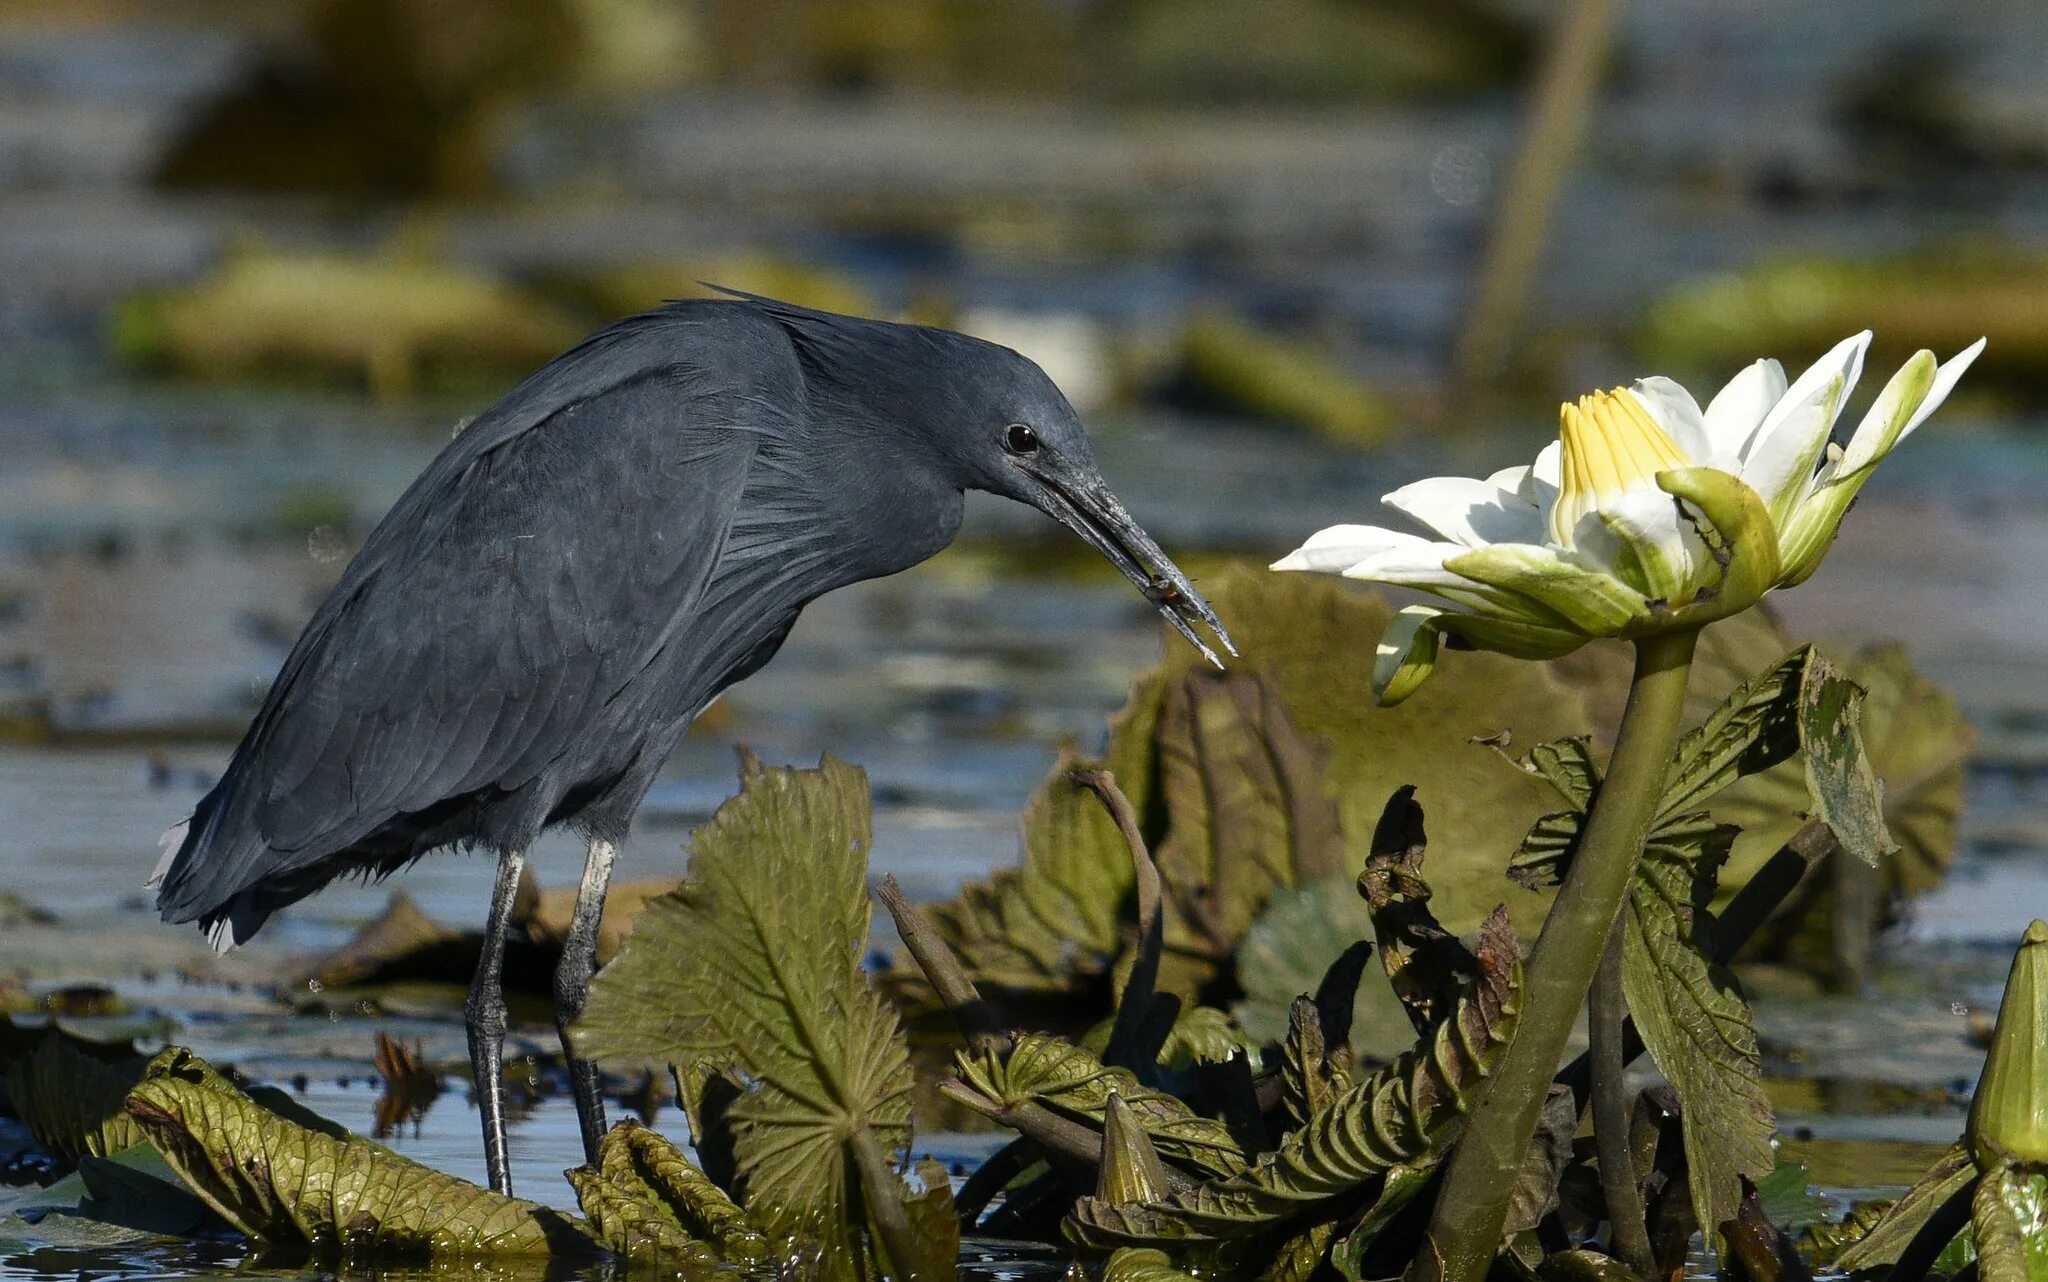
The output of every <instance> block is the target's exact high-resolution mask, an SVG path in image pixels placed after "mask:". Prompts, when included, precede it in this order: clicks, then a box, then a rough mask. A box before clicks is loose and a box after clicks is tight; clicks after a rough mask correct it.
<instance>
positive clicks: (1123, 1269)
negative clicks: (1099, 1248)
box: [1102, 1246, 1196, 1282]
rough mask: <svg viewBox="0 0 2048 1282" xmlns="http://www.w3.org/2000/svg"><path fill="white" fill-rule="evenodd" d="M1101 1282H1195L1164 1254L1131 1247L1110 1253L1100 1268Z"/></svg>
mask: <svg viewBox="0 0 2048 1282" xmlns="http://www.w3.org/2000/svg"><path fill="white" fill-rule="evenodd" d="M1102 1282H1196V1279H1195V1275H1194V1274H1192V1273H1187V1272H1184V1271H1182V1270H1180V1269H1177V1268H1175V1267H1174V1265H1173V1261H1172V1260H1171V1259H1170V1258H1168V1256H1167V1254H1166V1252H1164V1251H1160V1250H1155V1249H1153V1248H1151V1247H1142V1246H1132V1247H1125V1248H1124V1249H1123V1250H1121V1251H1112V1252H1110V1256H1109V1260H1108V1261H1107V1262H1106V1263H1105V1264H1104V1265H1103V1266H1102Z"/></svg>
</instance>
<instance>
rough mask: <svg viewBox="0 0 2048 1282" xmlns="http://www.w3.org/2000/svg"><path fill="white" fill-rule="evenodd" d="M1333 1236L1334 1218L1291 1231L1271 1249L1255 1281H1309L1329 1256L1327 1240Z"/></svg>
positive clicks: (1334, 1232)
mask: <svg viewBox="0 0 2048 1282" xmlns="http://www.w3.org/2000/svg"><path fill="white" fill-rule="evenodd" d="M1336 1236H1337V1224H1336V1222H1335V1221H1334V1220H1325V1221H1323V1222H1322V1223H1320V1224H1311V1225H1309V1226H1308V1227H1307V1228H1305V1229H1303V1230H1301V1231H1300V1232H1299V1233H1295V1234H1293V1235H1292V1236H1290V1237H1289V1238H1288V1239H1287V1240H1286V1241H1285V1242H1282V1243H1281V1244H1280V1247H1279V1249H1278V1250H1276V1251H1274V1252H1273V1260H1272V1262H1271V1263H1270V1264H1268V1265H1267V1266H1266V1267H1265V1270H1264V1271H1263V1272H1261V1273H1260V1274H1259V1282H1310V1279H1311V1278H1313V1277H1315V1275H1316V1274H1317V1272H1318V1271H1320V1270H1321V1268H1322V1267H1323V1261H1324V1260H1325V1259H1327V1258H1328V1257H1329V1254H1330V1242H1331V1240H1332V1239H1333V1238H1335V1237H1336Z"/></svg>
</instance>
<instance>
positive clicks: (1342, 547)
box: [1272, 525, 1429, 573]
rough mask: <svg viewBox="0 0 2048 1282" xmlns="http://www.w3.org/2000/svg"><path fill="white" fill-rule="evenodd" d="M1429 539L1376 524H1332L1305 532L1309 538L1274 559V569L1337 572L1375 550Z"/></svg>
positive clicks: (1415, 543) (1425, 542) (1348, 567)
mask: <svg viewBox="0 0 2048 1282" xmlns="http://www.w3.org/2000/svg"><path fill="white" fill-rule="evenodd" d="M1428 543H1429V540H1428V539H1424V538H1419V537H1417V536H1416V535H1413V534H1404V533H1402V532H1401V531H1400V530H1388V529H1382V528H1381V527H1379V526H1377V525H1332V526H1330V527H1329V528H1327V529H1322V530H1317V531H1316V532H1315V533H1314V534H1311V535H1309V536H1308V541H1307V542H1306V543H1303V544H1302V545H1301V546H1300V547H1298V548H1296V549H1295V550H1294V551H1292V552H1289V553H1288V554H1287V555H1286V556H1284V557H1281V558H1280V559H1279V560H1278V561H1275V562H1273V567H1272V568H1273V569H1276V570H1321V571H1324V572H1325V573H1338V572H1341V571H1344V570H1348V569H1350V568H1351V567H1352V566H1354V565H1356V564H1358V563H1359V562H1360V561H1363V560H1365V559H1366V558H1367V557H1369V556H1371V555H1373V554H1374V553H1376V552H1384V551H1386V550H1387V549H1388V548H1399V547H1409V546H1427V545H1428Z"/></svg>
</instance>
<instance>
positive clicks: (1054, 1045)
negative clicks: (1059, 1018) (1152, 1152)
mask: <svg viewBox="0 0 2048 1282" xmlns="http://www.w3.org/2000/svg"><path fill="white" fill-rule="evenodd" d="M956 1060H957V1062H958V1066H959V1070H960V1071H959V1076H958V1078H956V1079H955V1080H953V1081H950V1082H947V1083H944V1084H943V1085H942V1086H941V1087H940V1089H941V1090H943V1091H944V1092H945V1093H946V1095H947V1096H948V1097H950V1098H952V1099H955V1100H958V1101H959V1102H960V1103H962V1104H965V1105H966V1106H967V1107H969V1108H971V1109H974V1110H975V1111H976V1112H979V1113H983V1114H987V1115H990V1116H995V1115H998V1114H1000V1113H1002V1112H1003V1111H1004V1110H1005V1109H1009V1108H1014V1107H1016V1106H1018V1105H1021V1104H1024V1103H1038V1104H1043V1105H1045V1106H1046V1107H1047V1108H1050V1109H1052V1110H1053V1111H1054V1112H1057V1113H1063V1114H1065V1115H1066V1116H1068V1117H1071V1118H1076V1119H1079V1120H1082V1121H1085V1122H1087V1123H1088V1124H1089V1125H1091V1126H1093V1127H1095V1128H1096V1129H1097V1130H1100V1129H1102V1127H1103V1126H1104V1125H1105V1119H1106V1114H1107V1112H1108V1109H1109V1097H1110V1096H1111V1095H1112V1094H1115V1095H1116V1096H1118V1097H1119V1098H1121V1100H1122V1101H1123V1104H1124V1106H1125V1108H1126V1109H1127V1110H1128V1111H1129V1114H1130V1120H1132V1121H1133V1122H1135V1123H1136V1124H1137V1125H1138V1126H1140V1127H1141V1128H1143V1130H1144V1131H1145V1134H1146V1135H1147V1136H1148V1137H1149V1138H1150V1139H1151V1141H1152V1145H1153V1147H1154V1148H1156V1149H1158V1150H1159V1152H1160V1154H1161V1155H1162V1156H1164V1157H1166V1158H1168V1159H1170V1160H1173V1161H1176V1162H1182V1163H1185V1164H1187V1165H1188V1166H1190V1167H1192V1168H1194V1169H1196V1170H1198V1171H1202V1172H1204V1173H1207V1174H1210V1175H1228V1174H1231V1173H1233V1172H1237V1171H1241V1170H1243V1169H1244V1166H1245V1159H1244V1153H1243V1151H1242V1150H1240V1149H1239V1148H1238V1146H1237V1141H1236V1140H1234V1139H1232V1138H1231V1137H1230V1132H1229V1130H1228V1129H1227V1128H1226V1127H1225V1126H1224V1125H1223V1123H1221V1122H1218V1121H1215V1120H1213V1119H1211V1118H1206V1117H1200V1116H1197V1115H1196V1113H1195V1111H1194V1110H1193V1109H1191V1108H1189V1107H1188V1106H1187V1105H1186V1104H1185V1103H1183V1102H1182V1101H1181V1100H1180V1099H1178V1098H1176V1097H1175V1096H1172V1095H1168V1094H1166V1093H1165V1092H1164V1091H1155V1090H1152V1089H1150V1088H1148V1087H1145V1086H1142V1085H1140V1084H1139V1082H1138V1079H1137V1078H1136V1077H1133V1076H1132V1075H1131V1074H1130V1073H1129V1072H1128V1071H1126V1070H1124V1069H1121V1068H1107V1067H1105V1066H1104V1065H1103V1063H1102V1061H1101V1060H1099V1059H1097V1058H1095V1056H1093V1055H1090V1054H1089V1053H1088V1052H1087V1051H1085V1050H1082V1049H1081V1048H1080V1047H1078V1046H1076V1045H1074V1044H1073V1043H1071V1042H1065V1041H1061V1040H1060V1039H1059V1038H1057V1037H1042V1036H1038V1035H1035V1034H1031V1033H1018V1034H1014V1035H1013V1036H1012V1037H1011V1039H1010V1045H1009V1046H1008V1047H1003V1048H990V1049H987V1050H982V1051H971V1050H963V1051H961V1052H959V1053H958V1055H957V1056H956Z"/></svg>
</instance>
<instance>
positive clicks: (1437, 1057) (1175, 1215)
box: [1066, 909, 1522, 1248]
mask: <svg viewBox="0 0 2048 1282" xmlns="http://www.w3.org/2000/svg"><path fill="white" fill-rule="evenodd" d="M1476 955H1477V959H1478V963H1479V973H1478V975H1477V976H1476V977H1475V979H1474V980H1473V982H1472V983H1471V984H1470V985H1469V986H1468V987H1467V990H1466V992H1465V993H1464V995H1463V996H1462V997H1461V999H1460V1000H1459V1002H1458V1005H1457V1006H1456V1007H1455V1008H1454V1009H1453V1010H1452V1012H1451V1013H1450V1015H1449V1017H1448V1018H1446V1019H1445V1020H1444V1021H1443V1022H1442V1023H1441V1024H1440V1025H1438V1027H1437V1028H1436V1029H1435V1030H1434V1032H1433V1035H1432V1036H1430V1037H1429V1038H1427V1039H1425V1040H1424V1041H1423V1042H1422V1043H1421V1044H1419V1045H1417V1046H1415V1047H1414V1048H1412V1049H1411V1050H1410V1051H1409V1052H1408V1053H1407V1054H1405V1055H1403V1056H1401V1057H1400V1058H1399V1059H1396V1060H1395V1061H1394V1062H1393V1063H1391V1064H1388V1065H1387V1066H1386V1067H1385V1068H1383V1069H1381V1070H1380V1071H1379V1072H1377V1073H1375V1074H1373V1075H1372V1076H1371V1077H1369V1078H1366V1079H1365V1080H1364V1081H1362V1082H1360V1083H1359V1084H1358V1085H1356V1086H1353V1087H1352V1088H1351V1089H1350V1090H1347V1091H1345V1092H1343V1093H1342V1094H1341V1095H1338V1096H1337V1097H1336V1098H1335V1099H1333V1100H1332V1101H1331V1102H1330V1104H1329V1106H1328V1107H1327V1108H1325V1109H1323V1110H1322V1111H1320V1112H1318V1113H1317V1114H1316V1115H1315V1116H1313V1117H1311V1118H1310V1119H1309V1121H1308V1123H1307V1125H1305V1126H1303V1127H1301V1128H1300V1129H1299V1130H1297V1131H1295V1132H1294V1133H1293V1134H1292V1135H1290V1136H1288V1137H1287V1139H1286V1141H1285V1142H1283V1143H1282V1144H1281V1146H1280V1147H1279V1148H1278V1149H1276V1150H1274V1151H1272V1152H1269V1153H1266V1154H1263V1155H1261V1156H1260V1158H1259V1159H1258V1161H1257V1162H1255V1163H1254V1164H1253V1165H1252V1166H1250V1167H1249V1168H1247V1169H1246V1170H1244V1171H1242V1172H1240V1173H1239V1174H1237V1175H1233V1176H1230V1177H1228V1178H1225V1179H1220V1180H1212V1181H1210V1182H1209V1183H1206V1184H1203V1185H1201V1186H1200V1187H1198V1188H1195V1189H1193V1190H1190V1191H1189V1192H1186V1193H1181V1194H1177V1195H1175V1196H1173V1197H1171V1198H1167V1199H1164V1200H1161V1201H1155V1202H1148V1203H1126V1204H1122V1205H1112V1204H1109V1203H1106V1202H1102V1201H1100V1200H1098V1199H1094V1198H1083V1199H1081V1201H1080V1202H1079V1203H1077V1204H1076V1206H1075V1208H1074V1212H1073V1214H1072V1215H1071V1216H1070V1217H1069V1218H1068V1220H1067V1225H1066V1230H1067V1234H1068V1236H1069V1237H1070V1238H1072V1239H1073V1240H1074V1241H1076V1242H1078V1243H1080V1244H1082V1245H1085V1246H1091V1247H1098V1248H1108V1247H1113V1246H1128V1245H1140V1246H1142V1245H1157V1244H1162V1243H1164V1244H1173V1243H1185V1242H1218V1241H1225V1240H1228V1239H1232V1238H1241V1237H1247V1236H1251V1235H1254V1234H1260V1233H1264V1232H1266V1231H1267V1230H1269V1229H1271V1228H1273V1227H1275V1226H1276V1225H1279V1224H1282V1223H1285V1222H1288V1221H1290V1220H1293V1219H1296V1218H1298V1217H1301V1216H1305V1215H1309V1214H1313V1213H1314V1212H1315V1211H1316V1210H1317V1209H1318V1208H1319V1207H1321V1206H1324V1205H1327V1204H1328V1203H1330V1202H1331V1201H1333V1200H1335V1199H1338V1198H1342V1197H1345V1196H1348V1195H1350V1194H1351V1193H1353V1192H1354V1191H1355V1190H1358V1189H1360V1188H1362V1187H1364V1186H1365V1185H1367V1184H1368V1183H1370V1182H1371V1181H1373V1180H1376V1179H1381V1178H1383V1177H1385V1176H1387V1174H1388V1173H1389V1172H1390V1171H1391V1170H1393V1169H1394V1168H1396V1167H1408V1168H1414V1167H1419V1166H1426V1165H1429V1164H1431V1163H1433V1162H1434V1161H1436V1160H1437V1159H1438V1158H1440V1157H1441V1155H1442V1153H1443V1151H1444V1149H1445V1148H1446V1147H1447V1146H1448V1144H1449V1143H1450V1141H1451V1139H1452V1138H1453V1136H1454V1134H1455V1131H1456V1124H1457V1123H1458V1122H1459V1121H1460V1120H1461V1119H1462V1118H1463V1116H1464V1114H1465V1113H1466V1111H1467V1110H1468V1109H1470V1108H1471V1106H1472V1104H1473V1102H1474V1101H1475V1099H1476V1097H1477V1093H1478V1091H1479V1089H1480V1087H1481V1085H1482V1084H1483V1082H1484V1081H1485V1079H1486V1077H1487V1075H1488V1074H1489V1073H1491V1072H1492V1070H1493V1066H1494V1064H1495V1062H1496V1061H1497V1060H1498V1058H1499V1056H1500V1054H1501V1052H1502V1050H1503V1049H1504V1048H1505V1047H1506V1045H1507V1043H1508V1042H1509V1041H1510V1040H1511V1039H1512V1038H1513V1037H1514V1032H1515V1027H1516V1024H1517V1021H1518V1018H1519V1015H1520V1011H1521V982H1522V958H1521V951H1520V946H1519V944H1518V943H1517V941H1516V939H1515V933H1514V927H1513V926H1511V925H1510V924H1509V922H1508V916H1507V911H1506V910H1505V909H1499V910H1496V911H1495V913H1494V915H1493V916H1492V917H1490V918H1489V919H1488V920H1487V923H1486V925H1485V927H1484V928H1483V929H1482V931H1481V934H1480V940H1479V948H1478V951H1477V954H1476Z"/></svg>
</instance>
